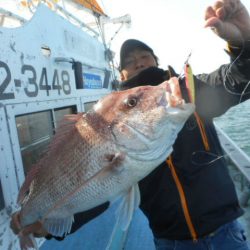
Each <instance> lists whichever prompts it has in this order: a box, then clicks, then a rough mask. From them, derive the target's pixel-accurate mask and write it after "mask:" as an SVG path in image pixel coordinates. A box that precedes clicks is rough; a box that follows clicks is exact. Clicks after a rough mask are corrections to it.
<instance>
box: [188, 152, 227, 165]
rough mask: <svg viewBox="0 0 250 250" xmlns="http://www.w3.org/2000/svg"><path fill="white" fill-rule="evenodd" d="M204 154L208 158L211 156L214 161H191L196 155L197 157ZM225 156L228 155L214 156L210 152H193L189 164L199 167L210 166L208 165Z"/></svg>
mask: <svg viewBox="0 0 250 250" xmlns="http://www.w3.org/2000/svg"><path fill="white" fill-rule="evenodd" d="M204 154H205V155H208V156H211V157H214V159H212V160H210V161H207V162H206V161H205V162H204V161H203V162H202V163H201V162H198V161H196V160H194V159H193V158H194V157H195V156H196V155H198V156H199V155H204ZM226 156H228V155H227V154H224V155H217V154H214V153H212V152H207V151H204V150H200V151H195V152H193V153H192V155H191V163H192V164H194V165H196V166H200V167H201V166H208V165H210V164H212V163H214V162H216V161H218V160H220V159H221V158H224V157H226Z"/></svg>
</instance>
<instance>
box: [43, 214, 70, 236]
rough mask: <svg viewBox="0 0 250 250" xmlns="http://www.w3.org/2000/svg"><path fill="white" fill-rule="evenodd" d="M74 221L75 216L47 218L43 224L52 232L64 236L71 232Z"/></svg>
mask: <svg viewBox="0 0 250 250" xmlns="http://www.w3.org/2000/svg"><path fill="white" fill-rule="evenodd" d="M73 222H74V216H70V217H67V218H46V219H45V220H44V222H43V226H44V228H45V229H46V230H47V231H48V232H49V233H50V234H52V235H54V236H59V237H62V236H63V235H65V234H68V233H69V232H70V230H71V227H72V223H73Z"/></svg>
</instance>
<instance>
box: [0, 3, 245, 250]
mask: <svg viewBox="0 0 250 250" xmlns="http://www.w3.org/2000/svg"><path fill="white" fill-rule="evenodd" d="M13 7H15V8H14V9H13ZM130 22H131V20H130V17H129V15H125V16H122V17H118V18H114V19H111V18H109V17H108V16H107V15H106V14H105V12H104V11H103V9H102V8H101V7H100V5H99V4H98V3H97V1H95V0H43V1H40V0H8V1H7V0H6V1H1V2H0V39H1V44H0V54H1V56H0V249H9V250H12V249H20V247H19V242H18V238H17V236H16V235H14V234H13V233H12V231H11V230H10V228H9V222H10V216H11V214H12V213H13V212H15V211H16V210H18V207H17V206H16V197H17V194H18V190H19V189H20V186H21V184H22V183H23V181H24V179H25V175H26V174H27V172H28V171H29V170H30V168H31V166H32V164H33V163H34V162H35V161H36V160H37V158H38V157H39V156H40V155H41V154H42V152H43V151H45V149H46V147H47V145H48V144H49V142H50V140H51V137H52V136H53V134H54V133H55V129H56V128H57V126H58V124H59V123H60V120H61V119H62V118H63V116H64V115H65V114H72V113H76V112H86V111H88V110H89V109H90V108H91V107H92V106H93V104H95V103H96V102H97V101H98V99H100V98H101V97H102V96H104V95H106V94H108V93H110V92H111V91H114V90H115V89H116V88H117V82H118V81H117V70H116V67H115V65H114V62H113V56H114V53H113V52H112V51H111V49H110V44H109V42H107V37H106V35H105V25H106V24H110V23H111V24H119V25H120V26H119V28H118V29H120V27H122V26H123V25H125V24H126V25H127V24H129V23H130ZM217 131H218V134H219V137H220V138H221V142H222V145H223V148H224V150H225V152H226V153H227V155H229V157H228V161H229V162H230V165H231V167H230V168H231V170H230V171H231V172H232V177H233V179H234V180H235V183H236V186H237V190H238V191H239V195H242V199H241V201H242V205H243V206H244V207H245V209H246V215H245V217H244V218H243V222H244V223H245V225H246V227H247V228H248V231H247V232H248V236H249V238H250V225H248V224H247V221H249V220H248V218H249V217H250V213H249V202H248V201H249V200H250V198H249V189H248V188H249V182H250V168H249V166H250V159H249V157H248V156H246V155H245V154H244V153H243V152H242V151H241V150H239V148H238V147H237V145H236V144H235V143H234V142H233V141H232V140H230V138H229V137H228V136H227V135H226V134H225V133H224V132H223V131H222V130H221V129H220V128H219V127H218V129H217ZM118 204H119V201H117V203H115V204H114V205H113V206H112V207H111V208H110V209H108V210H107V211H105V212H104V213H103V214H102V215H100V216H99V217H97V218H96V219H94V220H92V221H91V222H89V223H88V224H86V225H84V226H83V227H82V228H81V229H79V230H78V231H77V232H75V233H74V234H72V235H69V236H67V237H66V238H65V240H63V241H56V240H54V239H52V240H45V239H37V244H38V246H39V247H40V249H42V250H50V249H63V250H64V249H65V250H66V249H67V250H68V249H88V250H89V249H91V250H102V249H109V250H118V249H129V250H133V249H136V250H137V249H144V250H147V249H148V250H152V249H154V244H153V236H152V233H151V231H150V229H149V225H148V221H147V219H146V218H145V216H144V215H143V214H142V212H141V211H140V210H139V209H138V210H137V211H136V212H135V214H134V218H133V220H132V223H131V225H130V226H129V228H128V230H127V231H125V232H124V231H121V230H120V229H119V228H117V227H116V218H115V216H114V213H115V210H116V207H117V206H118Z"/></svg>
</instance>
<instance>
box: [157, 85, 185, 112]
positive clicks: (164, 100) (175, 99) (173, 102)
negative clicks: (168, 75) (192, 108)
mask: <svg viewBox="0 0 250 250" xmlns="http://www.w3.org/2000/svg"><path fill="white" fill-rule="evenodd" d="M161 85H162V92H163V93H162V96H160V97H159V100H158V105H159V106H164V107H166V108H170V107H172V108H179V109H183V106H184V104H185V100H184V99H183V98H182V96H181V92H180V90H179V88H178V91H177V90H176V83H175V84H172V82H169V81H165V82H163V83H162V84H161Z"/></svg>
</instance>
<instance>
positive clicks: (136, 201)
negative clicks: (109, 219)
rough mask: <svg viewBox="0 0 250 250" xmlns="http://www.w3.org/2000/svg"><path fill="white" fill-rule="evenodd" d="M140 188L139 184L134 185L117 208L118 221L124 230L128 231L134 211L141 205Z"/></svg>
mask: <svg viewBox="0 0 250 250" xmlns="http://www.w3.org/2000/svg"><path fill="white" fill-rule="evenodd" d="M140 200H141V196H140V190H139V186H138V184H135V185H133V186H132V187H131V188H130V189H129V190H128V192H127V193H126V194H125V195H124V196H123V198H122V200H121V203H120V206H119V208H118V210H117V221H118V222H117V223H118V224H119V225H120V228H121V229H122V230H123V231H126V230H127V229H128V227H129V225H130V223H131V220H132V217H133V214H134V211H135V209H136V208H138V207H139V205H140Z"/></svg>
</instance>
